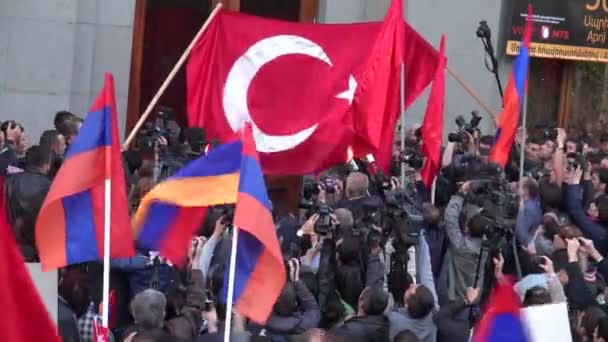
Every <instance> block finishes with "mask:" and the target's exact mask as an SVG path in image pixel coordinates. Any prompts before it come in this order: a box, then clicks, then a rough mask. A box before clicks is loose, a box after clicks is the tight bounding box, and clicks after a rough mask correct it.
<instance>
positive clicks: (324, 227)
mask: <svg viewBox="0 0 608 342" xmlns="http://www.w3.org/2000/svg"><path fill="white" fill-rule="evenodd" d="M333 212H334V211H333V210H332V209H331V207H330V206H328V205H327V204H320V205H319V207H318V209H317V215H319V218H318V219H317V221H316V222H315V234H317V235H321V236H325V235H327V234H328V233H330V232H332V231H333V230H334V229H335V228H336V225H335V222H333V220H332V218H331V215H332V214H333Z"/></svg>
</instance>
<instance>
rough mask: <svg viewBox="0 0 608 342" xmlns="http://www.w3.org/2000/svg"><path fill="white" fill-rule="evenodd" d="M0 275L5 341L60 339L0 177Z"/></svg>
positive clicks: (1, 330) (1, 329)
mask: <svg viewBox="0 0 608 342" xmlns="http://www.w3.org/2000/svg"><path fill="white" fill-rule="evenodd" d="M0 189H2V190H1V191H0V253H1V255H0V274H2V278H3V279H5V281H4V282H3V284H2V286H1V287H0V303H2V312H3V319H1V320H0V334H1V335H2V340H3V341H11V342H51V341H53V342H59V341H61V338H60V337H59V335H58V333H57V328H56V327H55V325H54V324H53V322H52V321H51V318H50V317H49V314H48V311H47V309H46V307H45V306H44V304H43V303H42V299H41V298H40V295H39V294H38V290H37V289H36V287H35V286H34V283H33V282H32V278H31V277H30V274H29V272H28V270H27V269H26V267H25V263H24V260H23V257H22V255H21V252H20V251H19V248H18V247H17V243H16V242H15V238H14V236H13V234H12V232H11V227H10V225H9V224H8V220H7V217H6V202H5V194H4V179H0Z"/></svg>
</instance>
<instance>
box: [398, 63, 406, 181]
mask: <svg viewBox="0 0 608 342" xmlns="http://www.w3.org/2000/svg"><path fill="white" fill-rule="evenodd" d="M399 90H400V92H399V99H400V105H399V110H400V111H401V131H400V132H399V133H400V139H401V144H400V146H401V151H400V152H401V153H403V151H404V150H405V64H404V63H401V72H400V76H399ZM401 185H402V186H405V163H403V162H401Z"/></svg>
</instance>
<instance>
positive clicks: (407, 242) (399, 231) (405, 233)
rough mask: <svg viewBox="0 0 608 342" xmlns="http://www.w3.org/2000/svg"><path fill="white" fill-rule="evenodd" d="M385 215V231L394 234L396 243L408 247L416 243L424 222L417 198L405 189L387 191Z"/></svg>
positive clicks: (394, 242)
mask: <svg viewBox="0 0 608 342" xmlns="http://www.w3.org/2000/svg"><path fill="white" fill-rule="evenodd" d="M383 217H384V227H383V229H384V232H385V234H387V235H392V236H393V238H394V240H393V244H394V245H397V246H401V245H404V247H406V248H405V249H407V247H409V246H411V245H413V244H416V242H417V241H418V237H419V236H420V230H421V229H422V228H423V224H424V222H423V218H422V210H421V208H420V207H419V205H418V202H417V201H416V199H415V198H413V197H412V196H411V195H410V194H408V193H406V192H404V191H388V192H385V201H384V211H383Z"/></svg>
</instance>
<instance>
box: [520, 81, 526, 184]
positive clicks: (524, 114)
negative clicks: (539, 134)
mask: <svg viewBox="0 0 608 342" xmlns="http://www.w3.org/2000/svg"><path fill="white" fill-rule="evenodd" d="M523 106H524V109H523V117H522V123H521V128H522V138H521V146H520V147H519V149H520V150H521V151H520V154H519V193H520V194H521V192H522V190H523V187H524V183H523V182H522V180H523V179H524V161H525V159H526V158H525V150H526V138H527V137H526V135H527V134H526V122H527V120H528V91H527V90H526V95H525V96H524V104H523Z"/></svg>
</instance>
